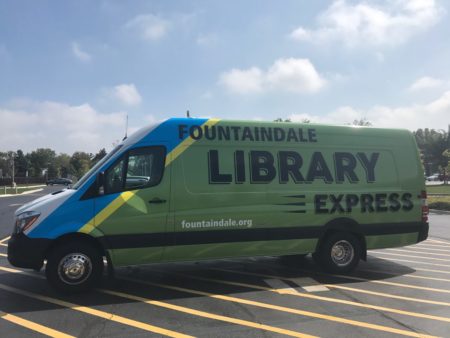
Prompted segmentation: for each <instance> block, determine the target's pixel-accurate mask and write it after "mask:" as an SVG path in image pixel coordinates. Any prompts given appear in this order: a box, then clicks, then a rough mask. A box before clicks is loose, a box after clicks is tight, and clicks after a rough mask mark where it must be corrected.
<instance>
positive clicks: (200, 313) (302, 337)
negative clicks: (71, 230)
mask: <svg viewBox="0 0 450 338" xmlns="http://www.w3.org/2000/svg"><path fill="white" fill-rule="evenodd" d="M97 291H100V292H103V293H106V294H109V295H113V296H117V297H121V298H126V299H131V300H133V301H138V302H142V303H146V304H150V305H154V306H159V307H163V308H166V309H170V310H174V311H179V312H183V313H188V314H190V315H194V316H199V317H204V318H209V319H215V320H219V321H223V322H227V323H232V324H237V325H242V326H247V327H251V328H254V329H260V330H265V331H269V332H274V333H279V334H284V335H286V336H291V337H300V338H315V337H316V336H312V335H308V334H304V333H300V332H296V331H291V330H286V329H282V328H279V327H275V326H270V325H265V324H261V323H255V322H251V321H247V320H243V319H238V318H233V317H227V316H222V315H217V314H213V313H209V312H205V311H200V310H195V309H192V308H188V307H184V306H179V305H174V304H170V303H165V302H160V301H156V300H152V299H148V298H144V297H140V296H135V295H131V294H128V293H123V292H118V291H112V290H104V289H102V290H97Z"/></svg>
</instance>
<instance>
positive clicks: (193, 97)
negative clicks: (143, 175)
mask: <svg viewBox="0 0 450 338" xmlns="http://www.w3.org/2000/svg"><path fill="white" fill-rule="evenodd" d="M449 5H450V4H449V2H448V1H432V0H412V1H407V0H398V1H343V0H339V1H329V2H328V1H282V2H274V1H261V0H258V1H231V2H230V1H228V2H224V1H133V2H123V1H97V2H95V1H64V2H62V1H61V2H58V1H39V2H35V1H12V0H11V1H2V2H1V3H0V121H2V126H7V127H6V128H5V129H3V128H2V129H3V131H2V132H1V134H0V149H1V150H8V149H18V148H22V149H24V150H26V151H28V150H32V149H35V148H36V147H50V148H53V149H55V150H57V151H58V152H72V151H74V150H84V151H90V152H95V151H97V150H98V149H99V148H101V147H106V148H107V149H110V148H111V146H112V144H113V143H114V142H116V140H118V139H120V138H122V136H123V133H124V132H123V130H124V120H125V116H126V114H128V115H129V120H130V129H131V131H133V130H135V129H136V128H139V127H141V126H143V125H145V124H148V123H153V122H155V121H160V120H163V119H165V118H168V117H173V116H178V117H179V116H184V115H185V112H186V110H187V109H189V110H190V111H191V113H192V115H193V116H199V117H205V116H207V117H218V118H224V119H249V120H254V119H261V120H273V119H275V118H277V117H282V118H291V119H292V120H294V121H301V120H303V119H305V118H306V119H309V120H311V121H313V122H317V123H333V124H345V123H348V122H351V121H353V120H354V119H356V118H367V119H368V120H370V121H371V122H372V123H373V124H374V126H377V127H394V128H408V129H411V130H414V129H417V128H420V127H423V128H424V127H429V128H444V129H446V126H447V124H448V123H450V67H449V60H450V35H449V32H450V20H448V11H449Z"/></svg>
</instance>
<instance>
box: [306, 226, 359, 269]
mask: <svg viewBox="0 0 450 338" xmlns="http://www.w3.org/2000/svg"><path fill="white" fill-rule="evenodd" d="M361 252H362V249H361V243H360V241H359V239H358V238H357V237H356V236H355V235H353V234H351V233H346V232H336V233H333V234H331V235H329V236H327V237H326V238H325V239H324V241H323V243H322V245H321V246H320V248H319V251H318V252H316V253H314V255H313V258H314V259H315V260H316V261H317V262H318V263H319V265H320V266H321V267H322V268H323V269H324V270H325V271H327V272H331V273H348V272H351V271H352V270H354V269H355V268H356V266H357V265H358V263H359V260H360V258H361Z"/></svg>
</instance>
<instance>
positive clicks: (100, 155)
mask: <svg viewBox="0 0 450 338" xmlns="http://www.w3.org/2000/svg"><path fill="white" fill-rule="evenodd" d="M106 154H107V152H106V149H105V148H102V149H100V150H99V151H98V153H97V154H95V155H94V156H93V157H92V161H91V166H94V165H95V164H96V163H97V162H98V161H100V160H101V159H102V158H103V157H105V156H106Z"/></svg>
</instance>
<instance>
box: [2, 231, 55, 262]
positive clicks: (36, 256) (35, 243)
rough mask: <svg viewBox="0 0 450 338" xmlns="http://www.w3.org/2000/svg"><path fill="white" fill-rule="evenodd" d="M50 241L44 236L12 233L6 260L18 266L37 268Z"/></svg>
mask: <svg viewBox="0 0 450 338" xmlns="http://www.w3.org/2000/svg"><path fill="white" fill-rule="evenodd" d="M50 243H51V240H50V239H46V238H29V237H28V236H26V235H24V234H23V233H20V234H13V235H12V236H11V238H10V239H9V241H8V261H9V263H10V264H11V265H13V266H16V267H18V268H28V269H39V268H41V267H42V264H43V262H44V255H45V252H46V251H47V249H48V247H49V245H50Z"/></svg>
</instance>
